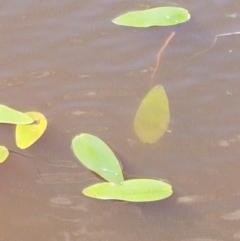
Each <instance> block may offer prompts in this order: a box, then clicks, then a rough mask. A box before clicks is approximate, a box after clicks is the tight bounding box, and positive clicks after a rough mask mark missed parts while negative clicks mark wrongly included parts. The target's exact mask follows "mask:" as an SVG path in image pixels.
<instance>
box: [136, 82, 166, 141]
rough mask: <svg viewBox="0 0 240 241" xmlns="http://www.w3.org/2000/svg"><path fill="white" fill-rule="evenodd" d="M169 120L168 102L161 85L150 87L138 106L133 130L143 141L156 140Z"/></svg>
mask: <svg viewBox="0 0 240 241" xmlns="http://www.w3.org/2000/svg"><path fill="white" fill-rule="evenodd" d="M169 121H170V111H169V103H168V97H167V95H166V92H165V90H164V88H163V86H161V85H157V86H155V87H154V88H153V89H151V90H150V91H149V92H148V94H147V95H146V96H145V98H144V99H143V101H142V103H141V105H140V106H139V108H138V110H137V113H136V116H135V119H134V130H135V132H136V134H137V136H138V137H139V139H140V140H141V141H142V142H144V143H155V142H157V141H158V140H159V139H160V138H161V137H162V136H163V135H164V133H165V132H166V130H167V128H168V125H169Z"/></svg>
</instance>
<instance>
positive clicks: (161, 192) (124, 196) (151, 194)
mask: <svg viewBox="0 0 240 241" xmlns="http://www.w3.org/2000/svg"><path fill="white" fill-rule="evenodd" d="M172 193H173V191H172V186H171V185H170V184H168V183H166V182H163V181H160V180H156V179H131V180H127V181H124V182H123V184H122V185H115V184H111V183H108V182H103V183H98V184H94V185H92V186H89V187H87V188H85V189H84V190H83V194H84V195H86V196H88V197H92V198H97V199H104V200H107V199H113V200H122V201H128V202H150V201H157V200H161V199H165V198H167V197H169V196H171V195H172Z"/></svg>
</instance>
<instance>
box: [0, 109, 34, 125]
mask: <svg viewBox="0 0 240 241" xmlns="http://www.w3.org/2000/svg"><path fill="white" fill-rule="evenodd" d="M0 123H7V124H16V125H17V124H31V123H33V119H32V118H31V117H30V116H28V115H26V114H24V113H22V112H20V111H17V110H14V109H12V108H10V107H7V106H5V105H0Z"/></svg>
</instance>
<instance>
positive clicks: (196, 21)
mask: <svg viewBox="0 0 240 241" xmlns="http://www.w3.org/2000/svg"><path fill="white" fill-rule="evenodd" d="M166 4H170V5H179V6H182V7H185V8H187V9H189V11H190V12H191V14H192V19H191V21H189V22H188V23H185V24H183V25H181V26H178V27H170V28H148V29H134V28H125V27H120V26H115V25H113V24H112V23H111V19H112V18H114V17H116V16H117V15H119V14H121V13H124V12H126V11H129V10H134V9H141V8H142V9H143V8H146V7H151V6H152V7H154V6H158V5H166ZM239 12H240V3H238V1H234V0H229V1H224V0H214V1H206V0H205V1H191V0H187V1H180V0H179V1H170V2H166V1H150V0H148V1H120V0H119V1H110V0H101V1H96V0H88V1H76V0H72V1H63V0H58V1H56V0H49V1H36V0H35V1H34V0H31V1H29V0H23V1H13V0H2V1H1V10H0V17H1V23H0V26H1V27H0V32H1V37H0V66H1V71H0V91H1V94H0V101H1V104H5V105H9V106H11V107H14V108H16V109H19V110H22V111H31V110H35V111H40V112H42V113H44V114H45V115H46V117H47V118H48V121H49V126H48V130H47V132H46V133H45V135H44V136H43V137H42V138H41V139H40V140H39V141H38V142H37V143H36V144H35V145H34V146H32V147H31V148H29V149H28V150H26V151H24V153H25V154H28V155H33V156H35V158H31V157H25V156H20V155H16V154H12V155H11V156H10V158H9V159H8V160H7V161H6V162H5V163H4V164H3V165H1V167H0V191H1V195H0V216H1V225H0V240H3V241H6V240H8V241H14V240H17V241H21V240H24V241H32V240H36V241H42V240H48V241H75V240H76V241H79V240H81V241H85V240H86V241H95V240H104V241H107V240H116V241H117V240H129V241H133V240H145V241H148V240H151V241H153V240H169V241H173V240H181V241H213V240H215V241H216V240H223V241H224V240H225V241H230V240H238V239H240V225H239V221H240V204H239V203H240V202H239V201H240V197H239V195H240V191H239V170H240V160H239V145H240V122H239V119H240V108H239V106H240V98H239V96H240V85H239V80H240V71H239V39H240V35H231V36H225V37H219V38H218V41H217V43H216V44H215V46H214V47H213V48H211V49H210V50H209V51H207V52H205V53H203V54H199V55H198V56H196V57H195V58H192V59H191V60H189V58H191V57H192V56H193V55H194V54H196V53H198V52H201V51H204V50H205V49H208V48H209V47H210V46H211V44H212V42H213V40H214V38H215V36H216V35H218V34H223V33H229V32H236V31H239ZM172 31H176V35H175V36H174V38H173V40H172V41H171V43H170V44H169V46H168V48H167V49H166V50H165V52H164V54H163V56H162V59H161V65H160V68H159V71H158V72H157V75H156V78H155V82H156V84H162V85H163V86H164V87H165V89H166V91H167V94H168V97H169V101H170V108H171V123H170V126H169V130H171V132H169V133H166V134H165V136H164V137H163V138H162V139H161V140H160V141H159V142H158V143H157V144H155V145H152V146H149V145H144V144H141V143H140V142H139V141H138V139H137V138H136V136H135V134H134V132H133V118H134V114H135V112H136V109H137V107H138V105H139V103H140V102H141V100H142V98H143V96H144V95H145V94H146V93H147V91H148V90H149V86H150V77H151V71H152V68H153V67H154V65H155V61H156V55H157V52H158V50H159V48H160V46H161V45H162V44H163V42H164V41H165V39H166V38H167V37H168V36H169V34H170V33H171V32H172ZM0 128H1V131H0V139H1V144H2V145H6V146H8V147H9V148H10V149H12V150H17V148H16V147H15V144H14V129H13V127H11V126H7V125H2V126H1V127H0ZM82 132H87V133H91V134H94V135H97V136H99V137H100V138H102V139H104V140H105V141H106V142H107V143H108V144H109V145H110V146H111V148H112V149H113V150H114V151H116V153H117V155H118V157H119V158H120V159H121V162H122V164H123V166H124V169H125V171H126V172H127V173H129V174H130V175H135V176H147V177H159V178H162V179H167V180H168V181H170V182H171V184H172V185H173V187H174V195H173V196H172V197H171V198H169V199H167V200H164V201H160V202H152V203H144V204H134V203H121V202H111V201H107V202H105V201H98V200H93V199H90V198H87V197H84V196H83V195H82V194H81V190H82V189H83V188H84V187H86V186H87V185H89V184H91V183H94V182H97V181H98V179H97V178H96V177H95V176H94V175H92V174H91V173H90V172H88V171H87V170H86V169H85V168H84V167H83V166H81V165H80V164H79V163H78V161H77V160H76V159H75V158H74V156H73V154H72V151H71V149H70V143H71V139H72V138H73V137H74V136H75V135H76V134H79V133H82Z"/></svg>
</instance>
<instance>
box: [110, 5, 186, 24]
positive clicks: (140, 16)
mask: <svg viewBox="0 0 240 241" xmlns="http://www.w3.org/2000/svg"><path fill="white" fill-rule="evenodd" d="M189 19H190V14H189V12H188V11H187V10H186V9H184V8H179V7H171V6H169V7H156V8H151V9H147V10H140V11H133V12H128V13H125V14H123V15H120V16H119V17H117V18H115V19H113V20H112V22H113V23H115V24H117V25H123V26H130V27H138V28H146V27H151V26H171V25H177V24H180V23H184V22H186V21H188V20H189Z"/></svg>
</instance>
